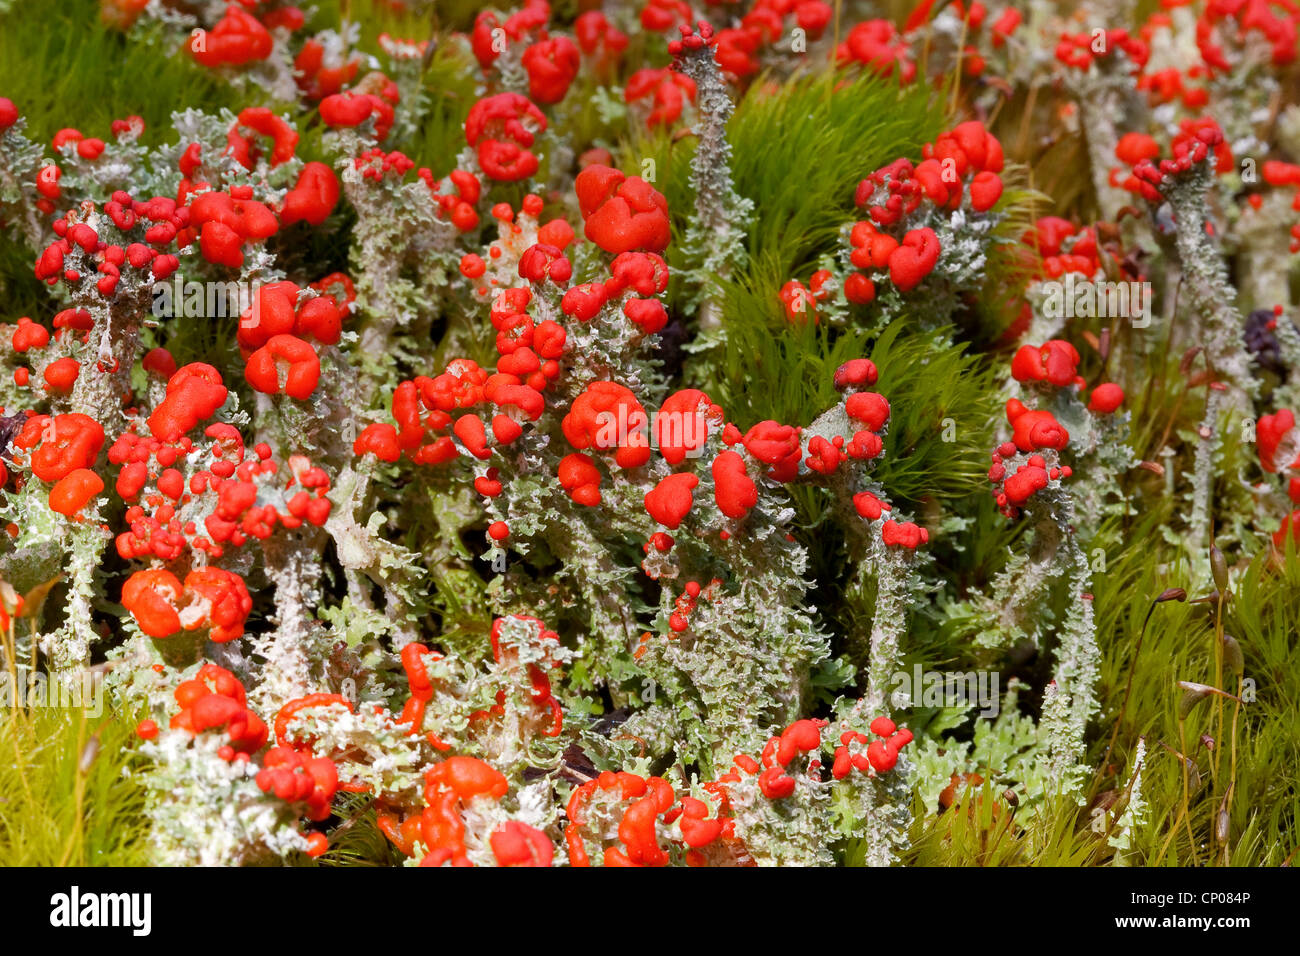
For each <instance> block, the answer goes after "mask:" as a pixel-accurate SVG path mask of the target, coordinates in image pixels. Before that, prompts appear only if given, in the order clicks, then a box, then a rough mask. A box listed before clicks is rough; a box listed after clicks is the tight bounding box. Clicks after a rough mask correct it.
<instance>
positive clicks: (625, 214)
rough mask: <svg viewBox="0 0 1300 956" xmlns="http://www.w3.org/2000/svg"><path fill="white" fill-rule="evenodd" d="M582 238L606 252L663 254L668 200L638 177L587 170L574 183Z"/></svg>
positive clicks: (608, 170) (614, 171)
mask: <svg viewBox="0 0 1300 956" xmlns="http://www.w3.org/2000/svg"><path fill="white" fill-rule="evenodd" d="M574 188H575V189H576V190H577V193H578V205H579V208H580V209H581V211H582V218H583V220H584V221H585V229H584V231H585V234H586V236H587V238H588V239H590V240H591V241H592V242H594V243H596V245H598V246H600V247H601V248H602V249H604V250H605V251H606V252H610V253H615V254H617V253H622V252H633V251H636V250H642V251H646V252H662V251H663V250H664V249H665V248H666V247H667V245H668V240H669V238H670V236H669V226H668V200H666V199H665V198H664V196H663V194H662V193H660V192H658V191H657V190H655V188H654V187H653V186H651V185H650V184H649V183H647V182H646V181H645V180H643V179H641V178H640V177H638V176H631V177H628V176H624V175H623V173H621V172H620V171H619V170H617V169H611V168H610V167H608V166H597V165H593V166H588V167H586V168H585V169H583V170H582V172H580V173H578V177H577V179H576V180H575V182H574Z"/></svg>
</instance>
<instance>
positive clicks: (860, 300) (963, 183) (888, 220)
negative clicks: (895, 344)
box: [844, 120, 1003, 305]
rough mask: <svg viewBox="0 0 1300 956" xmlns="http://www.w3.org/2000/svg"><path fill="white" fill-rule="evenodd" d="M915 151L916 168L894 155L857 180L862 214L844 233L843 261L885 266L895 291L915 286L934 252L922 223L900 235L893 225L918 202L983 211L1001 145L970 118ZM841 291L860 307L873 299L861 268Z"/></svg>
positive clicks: (994, 186) (998, 184)
mask: <svg viewBox="0 0 1300 956" xmlns="http://www.w3.org/2000/svg"><path fill="white" fill-rule="evenodd" d="M922 156H923V159H922V160H921V162H919V163H917V164H916V165H913V164H912V162H911V161H910V160H908V159H905V158H900V159H896V160H894V161H893V162H892V163H889V164H888V165H886V166H883V167H881V168H880V169H878V170H876V171H875V172H873V173H872V174H871V175H870V176H868V177H866V178H865V179H863V180H862V181H861V182H860V183H858V188H857V191H856V192H855V194H854V197H853V198H854V202H855V203H856V204H857V206H858V208H860V209H865V210H866V211H867V214H868V216H869V217H870V218H868V219H865V220H862V221H861V222H859V223H857V224H856V225H855V226H854V227H853V230H852V232H851V233H850V235H849V242H850V244H851V245H852V246H853V252H852V254H851V256H850V259H851V261H852V263H853V265H855V266H856V267H857V268H859V269H862V270H872V269H888V271H889V279H890V281H891V282H892V283H893V284H894V286H895V287H897V288H898V290H899V291H900V292H910V291H911V290H913V289H915V288H916V287H917V286H918V285H920V284H921V281H922V280H923V279H924V278H925V277H926V276H927V275H929V274H930V272H931V271H932V270H933V269H934V267H935V265H936V263H937V262H938V261H939V254H940V252H941V251H942V249H941V248H940V243H939V238H938V236H936V235H935V232H934V230H933V229H930V228H929V227H920V228H916V229H910V230H907V231H906V232H902V226H901V225H900V224H903V223H904V221H905V220H906V218H907V217H909V216H911V215H912V214H913V213H915V212H916V211H917V209H919V208H920V206H921V203H922V202H926V201H928V202H930V203H932V204H933V205H934V206H935V207H936V208H938V209H943V210H952V209H957V208H958V207H960V206H961V205H962V203H963V201H966V200H968V201H969V204H970V208H971V209H972V210H973V211H975V212H986V211H988V210H989V209H991V208H993V206H994V205H995V204H996V203H997V201H998V199H999V198H1001V196H1002V178H1001V177H1000V176H999V175H998V174H999V173H1000V172H1001V171H1002V167H1003V156H1002V145H1001V143H999V142H998V140H997V138H996V137H995V136H993V134H992V133H989V132H988V131H987V130H986V129H985V128H984V124H982V123H980V122H979V121H978V120H971V121H969V122H966V123H962V124H960V125H958V126H957V127H955V128H954V129H953V130H951V131H950V132H947V133H944V134H942V135H941V136H939V137H938V139H936V140H935V141H934V142H933V143H927V144H926V145H925V147H924V149H923V150H922ZM900 232H902V234H901V235H899V234H898V233H900ZM844 295H845V297H846V298H847V299H848V300H849V301H850V302H852V303H854V304H856V305H865V304H867V303H869V302H871V301H872V300H873V299H875V297H876V287H875V283H874V282H873V281H872V279H870V278H869V277H868V276H867V275H866V274H865V272H863V273H857V272H855V273H853V274H851V275H849V276H848V277H847V278H846V279H845V280H844Z"/></svg>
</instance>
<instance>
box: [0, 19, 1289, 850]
mask: <svg viewBox="0 0 1300 956" xmlns="http://www.w3.org/2000/svg"><path fill="white" fill-rule="evenodd" d="M435 6H436V7H437V9H436V10H435ZM1120 6H1123V5H1120ZM1116 9H1117V8H1116V5H1115V4H1102V3H1096V4H1093V5H1088V4H1085V5H1084V6H1083V8H1082V9H1081V11H1080V12H1079V13H1078V14H1077V15H1073V16H1067V15H1065V14H1063V13H1061V12H1058V11H1056V10H1055V8H1054V7H1053V6H1052V5H1050V4H1043V3H1039V2H1036V0H1029V2H1008V3H1005V4H994V5H993V6H986V5H985V4H983V3H978V2H977V3H965V2H954V3H947V4H933V3H930V2H928V0H927V2H924V3H920V4H917V5H915V6H914V8H913V9H911V10H910V11H906V15H905V16H900V17H899V18H898V19H897V20H894V19H889V18H886V13H889V12H890V8H889V5H871V4H866V3H843V4H831V3H826V2H821V0H757V2H754V3H748V4H732V3H722V2H697V3H693V4H692V3H687V2H684V0H647V2H637V3H633V4H614V3H604V4H600V3H588V2H583V3H579V4H577V5H576V7H575V6H574V5H569V7H568V8H564V9H561V8H560V7H559V6H557V7H556V8H555V9H552V8H551V6H550V5H549V4H548V3H546V2H544V0H524V2H523V3H522V5H519V6H515V7H513V8H510V9H504V8H483V7H481V6H480V5H464V4H456V3H450V4H437V5H435V4H432V3H429V2H426V0H385V2H382V3H381V2H377V0H376V2H369V0H362V2H354V3H349V4H344V5H342V6H341V7H340V5H338V4H332V3H323V4H317V5H315V6H303V7H297V6H294V5H292V4H291V3H288V2H285V0H256V2H254V0H248V2H240V3H218V2H215V0H213V2H207V0H204V2H180V0H166V2H157V0H155V2H150V3H144V2H135V0H71V2H69V3H66V4H60V5H59V9H58V11H57V12H51V13H50V15H49V17H48V18H44V19H42V18H34V17H31V16H22V15H21V14H20V13H19V12H18V11H17V8H16V5H11V4H6V3H4V2H3V0H0V231H2V238H0V302H2V303H3V306H2V308H3V311H2V312H0V322H2V323H3V324H2V325H0V361H3V363H4V369H3V370H2V372H3V374H2V375H0V526H3V529H4V532H5V533H4V534H3V535H0V635H2V636H3V642H2V644H0V660H2V661H3V669H2V670H0V699H3V700H4V702H5V711H4V716H3V721H2V722H0V752H3V753H5V754H6V755H8V754H12V760H11V759H10V758H9V756H6V757H5V758H4V762H3V765H0V792H3V793H4V794H5V795H6V796H5V801H3V802H0V857H6V858H10V857H11V858H13V859H15V860H18V861H22V862H33V863H41V864H59V863H63V864H67V863H87V862H89V863H139V862H149V863H154V864H167V865H248V864H264V863H291V864H306V863H311V862H312V861H316V862H317V863H320V864H335V865H346V864H350V863H360V862H364V863H370V864H376V863H377V864H387V865H428V866H442V865H449V866H464V865H476V866H478V865H488V866H493V865H499V866H558V865H571V866H664V865H673V866H678V865H685V866H749V865H801V866H803V865H818V866H822V865H871V866H891V865H900V864H926V865H934V864H956V865H971V864H979V865H1023V864H1035V865H1162V864H1178V865H1187V864H1198V865H1252V866H1256V865H1276V864H1280V863H1283V862H1284V861H1286V860H1289V859H1291V855H1292V854H1293V853H1294V849H1295V846H1296V845H1297V844H1300V838H1297V836H1296V830H1297V825H1298V824H1297V821H1296V819H1295V808H1294V807H1293V806H1291V805H1290V804H1289V803H1287V800H1286V799H1285V797H1284V796H1282V795H1280V794H1279V791H1278V790H1277V787H1276V785H1275V781H1276V779H1281V778H1282V777H1280V776H1279V774H1283V775H1284V770H1283V769H1282V768H1286V767H1291V766H1293V764H1294V761H1295V758H1296V757H1297V756H1298V755H1300V754H1297V740H1296V739H1295V735H1294V732H1293V728H1291V726H1290V723H1289V722H1288V721H1289V720H1290V717H1291V716H1292V715H1291V714H1290V710H1289V709H1288V706H1287V702H1288V701H1293V700H1294V699H1295V696H1296V693H1297V692H1300V687H1298V686H1297V683H1298V682H1300V673H1297V672H1296V669H1295V667H1294V650H1295V636H1294V628H1293V622H1294V619H1295V615H1296V614H1297V613H1300V596H1298V595H1300V562H1297V560H1296V551H1297V549H1300V429H1298V428H1297V425H1296V420H1295V414H1294V410H1295V408H1296V403H1297V402H1300V393H1297V391H1296V382H1297V381H1298V380H1300V378H1298V376H1300V372H1297V371H1296V367H1297V363H1300V331H1298V330H1297V327H1296V325H1295V323H1294V321H1293V318H1292V313H1293V311H1294V306H1293V303H1292V301H1291V294H1292V285H1293V283H1292V282H1291V281H1290V280H1291V278H1292V277H1293V271H1294V270H1293V268H1292V266H1293V261H1292V259H1291V258H1290V257H1291V256H1292V255H1293V254H1294V253H1295V252H1296V251H1297V250H1298V249H1300V213H1297V212H1296V210H1297V209H1300V199H1298V198H1297V197H1300V107H1297V106H1296V105H1295V104H1294V103H1292V102H1291V101H1290V99H1289V97H1290V91H1291V90H1292V89H1293V88H1294V80H1295V76H1294V69H1295V61H1296V53H1297V39H1296V38H1297V30H1298V28H1300V11H1296V10H1293V9H1292V8H1291V5H1290V4H1270V3H1262V2H1253V0H1252V2H1219V0H1211V2H1195V3H1167V4H1162V5H1160V9H1159V10H1157V11H1154V12H1151V13H1150V15H1148V16H1145V18H1138V16H1137V14H1136V13H1132V12H1131V11H1130V12H1129V13H1126V14H1124V16H1126V17H1128V18H1129V19H1131V20H1132V22H1129V23H1121V22H1117V21H1118V20H1119V19H1120V18H1121V15H1120V14H1119V13H1117V12H1115V11H1116ZM1125 9H1126V10H1127V9H1128V8H1127V7H1126V8H1125ZM893 12H898V11H893ZM1094 21H1095V22H1096V23H1097V24H1099V26H1098V27H1097V28H1096V29H1092V28H1091V27H1089V28H1088V29H1087V30H1083V28H1082V27H1081V24H1085V23H1086V24H1092V23H1093V22H1094ZM77 32H79V33H80V35H81V36H82V39H83V40H84V42H83V43H82V44H81V45H80V46H79V47H78V49H81V50H84V51H92V52H87V53H83V54H77V53H76V52H75V51H72V50H71V49H64V47H63V46H62V45H61V41H58V42H56V40H57V38H58V37H61V36H64V35H65V34H69V35H70V34H72V33H77ZM11 46H12V47H13V49H12V50H11V49H10V47H11ZM33 50H43V51H45V53H43V54H40V55H38V54H35V53H33V52H31V51H33ZM110 55H111V58H112V59H113V61H114V62H119V61H120V62H121V63H124V64H128V65H129V66H130V68H129V69H128V67H126V66H124V67H123V68H122V71H123V72H124V73H126V74H129V75H131V76H134V77H137V79H136V80H133V81H132V83H133V84H134V87H133V93H132V95H133V97H134V98H132V99H129V100H128V99H126V98H124V95H123V94H122V93H121V90H120V88H119V87H118V86H116V85H115V84H116V83H117V82H118V81H117V80H116V79H114V78H113V77H107V78H104V79H103V80H102V82H103V83H104V84H105V86H104V89H105V91H106V92H104V93H103V95H89V94H86V93H80V92H78V93H76V94H75V95H74V93H72V92H69V93H68V95H67V96H62V95H61V94H52V93H50V92H49V91H50V90H56V91H57V90H64V89H67V90H69V91H73V90H80V89H81V86H80V85H79V83H80V79H79V78H80V76H81V73H82V72H85V71H89V70H91V69H92V68H93V69H94V70H95V71H100V73H102V70H103V69H104V67H105V63H104V62H101V61H106V60H107V59H109V58H110ZM78 56H82V57H84V58H85V59H78ZM89 59H94V62H87V60H89ZM143 63H151V64H153V69H155V70H156V71H157V78H152V77H150V76H144V75H141V73H142V71H141V70H140V69H137V67H138V66H139V65H140V64H143ZM100 73H97V74H96V75H100ZM97 82H98V81H97ZM65 83H67V84H71V85H67V86H64V85H63V84H65ZM137 94H138V95H137ZM124 102H131V103H133V104H136V105H133V106H132V107H131V111H128V110H126V109H124V108H120V104H121V103H124ZM103 111H107V112H103ZM111 113H123V114H129V115H122V116H114V115H110V114H111ZM20 313H21V314H20ZM92 716H93V719H92ZM68 760H71V761H73V764H75V765H76V767H77V768H78V770H77V773H76V775H75V776H74V777H68V778H67V779H68V780H69V781H71V783H70V784H68V786H67V788H65V784H64V782H63V780H64V778H63V776H61V775H60V772H59V770H58V768H59V767H60V766H65V765H66V766H72V765H73V764H69V763H67V761H68ZM60 761H63V763H60ZM65 789H66V791H67V792H66V793H65V792H64V790H65ZM10 800H12V801H13V804H12V806H13V807H15V808H19V810H20V812H18V813H17V814H11V813H10V812H9V810H8V809H6V807H9V806H10V803H9V802H8V801H10ZM88 808H93V812H92V810H91V809H88ZM11 821H19V822H11ZM23 821H26V822H23ZM38 824H39V825H38ZM51 834H53V835H54V836H51Z"/></svg>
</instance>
